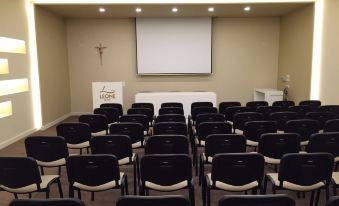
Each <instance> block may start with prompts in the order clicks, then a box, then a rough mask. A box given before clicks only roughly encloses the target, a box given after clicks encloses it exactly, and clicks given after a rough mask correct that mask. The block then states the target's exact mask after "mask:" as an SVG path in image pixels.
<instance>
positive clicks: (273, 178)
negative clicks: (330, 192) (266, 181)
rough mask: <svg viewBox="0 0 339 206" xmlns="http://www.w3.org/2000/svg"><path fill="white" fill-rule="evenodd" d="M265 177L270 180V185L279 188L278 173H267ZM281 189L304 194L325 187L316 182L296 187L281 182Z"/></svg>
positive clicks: (296, 185) (295, 185)
mask: <svg viewBox="0 0 339 206" xmlns="http://www.w3.org/2000/svg"><path fill="white" fill-rule="evenodd" d="M267 176H268V177H269V178H270V179H271V181H272V183H273V184H274V185H275V186H277V187H279V186H280V181H279V180H278V173H267ZM282 186H283V188H284V189H288V190H293V191H299V192H306V191H312V190H316V189H319V188H321V187H323V186H325V183H324V182H318V183H316V184H313V185H298V184H294V183H292V182H288V181H284V182H283V185H282Z"/></svg>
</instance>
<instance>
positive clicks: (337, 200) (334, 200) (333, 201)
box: [326, 196, 339, 206]
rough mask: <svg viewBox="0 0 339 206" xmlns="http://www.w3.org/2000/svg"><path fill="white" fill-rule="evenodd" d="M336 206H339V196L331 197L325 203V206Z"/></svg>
mask: <svg viewBox="0 0 339 206" xmlns="http://www.w3.org/2000/svg"><path fill="white" fill-rule="evenodd" d="M337 205H339V196H332V197H330V199H328V200H327V202H326V206H337Z"/></svg>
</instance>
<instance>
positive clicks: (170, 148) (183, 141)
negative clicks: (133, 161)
mask: <svg viewBox="0 0 339 206" xmlns="http://www.w3.org/2000/svg"><path fill="white" fill-rule="evenodd" d="M188 145H189V143H188V138H187V137H186V136H183V135H154V136H151V137H149V138H148V139H147V143H146V145H145V154H189V147H188Z"/></svg>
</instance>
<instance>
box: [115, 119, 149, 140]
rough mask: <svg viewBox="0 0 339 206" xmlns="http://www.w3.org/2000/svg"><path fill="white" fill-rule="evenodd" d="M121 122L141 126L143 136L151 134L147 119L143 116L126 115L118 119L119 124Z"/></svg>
mask: <svg viewBox="0 0 339 206" xmlns="http://www.w3.org/2000/svg"><path fill="white" fill-rule="evenodd" d="M122 122H134V123H139V124H142V127H143V131H144V135H150V134H151V133H152V131H151V129H150V126H149V121H148V117H147V116H146V115H143V114H128V115H123V116H121V117H120V123H122Z"/></svg>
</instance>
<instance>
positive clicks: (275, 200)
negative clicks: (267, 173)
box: [218, 194, 295, 206]
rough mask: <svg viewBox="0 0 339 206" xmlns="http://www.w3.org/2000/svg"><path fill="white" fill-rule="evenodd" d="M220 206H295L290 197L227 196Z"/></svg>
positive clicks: (220, 202)
mask: <svg viewBox="0 0 339 206" xmlns="http://www.w3.org/2000/svg"><path fill="white" fill-rule="evenodd" d="M218 206H295V201H294V199H293V198H291V197H289V196H288V195H283V194H279V195H227V196H226V195H225V196H224V197H223V198H221V199H220V200H219V205H218Z"/></svg>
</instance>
